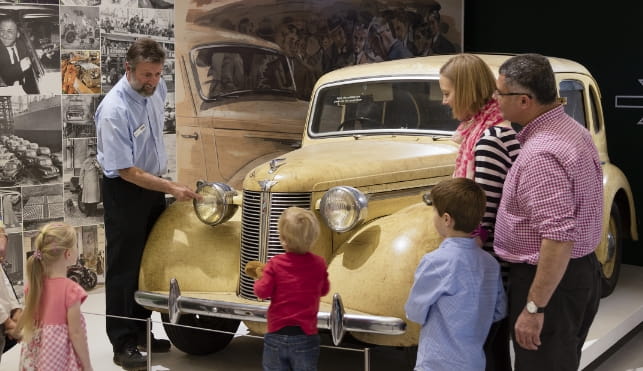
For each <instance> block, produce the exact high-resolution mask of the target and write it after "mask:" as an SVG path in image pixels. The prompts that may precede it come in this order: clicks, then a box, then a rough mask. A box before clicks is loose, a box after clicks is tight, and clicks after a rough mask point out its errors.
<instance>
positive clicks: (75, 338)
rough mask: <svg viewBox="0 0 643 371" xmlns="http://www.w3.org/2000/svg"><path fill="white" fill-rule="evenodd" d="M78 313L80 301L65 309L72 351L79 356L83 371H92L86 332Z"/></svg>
mask: <svg viewBox="0 0 643 371" xmlns="http://www.w3.org/2000/svg"><path fill="white" fill-rule="evenodd" d="M81 316H82V314H81V313H80V302H78V303H75V304H74V305H72V306H71V307H69V309H68V310H67V327H68V328H69V338H70V339H71V344H72V345H73V346H74V351H75V352H76V354H77V355H78V358H80V362H81V364H82V366H83V371H93V368H92V364H91V361H90V359H89V347H88V346H87V334H86V333H85V329H84V328H83V324H82V321H81Z"/></svg>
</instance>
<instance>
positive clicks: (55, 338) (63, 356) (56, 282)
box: [17, 223, 92, 371]
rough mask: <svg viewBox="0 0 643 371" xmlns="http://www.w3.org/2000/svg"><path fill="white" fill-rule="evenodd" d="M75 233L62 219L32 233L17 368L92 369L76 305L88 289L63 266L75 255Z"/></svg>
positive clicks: (82, 321)
mask: <svg viewBox="0 0 643 371" xmlns="http://www.w3.org/2000/svg"><path fill="white" fill-rule="evenodd" d="M76 238H77V237H76V229H74V228H73V227H72V226H70V225H68V224H65V223H50V224H47V225H45V226H44V227H43V228H42V230H41V231H40V233H39V234H38V236H37V237H36V240H35V244H34V246H35V250H34V251H33V254H32V255H31V256H30V257H29V258H28V260H27V277H28V286H27V288H26V290H25V291H26V300H25V307H24V311H23V313H22V317H20V320H19V321H18V326H17V329H18V331H20V332H21V334H22V338H23V344H22V352H21V354H20V370H21V371H22V370H25V371H26V370H66V371H72V370H73V371H76V370H78V371H81V370H82V371H91V370H92V365H91V362H90V359H89V348H88V346H87V333H86V326H85V319H84V317H83V315H82V313H81V311H80V304H81V303H82V302H84V301H85V299H86V298H87V293H86V292H85V290H83V288H82V287H80V285H78V284H77V283H76V282H74V281H72V280H70V279H69V278H67V267H68V266H70V265H73V264H75V263H76V260H77V259H78V249H77V246H76Z"/></svg>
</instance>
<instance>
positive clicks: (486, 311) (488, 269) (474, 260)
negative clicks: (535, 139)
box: [405, 178, 507, 371]
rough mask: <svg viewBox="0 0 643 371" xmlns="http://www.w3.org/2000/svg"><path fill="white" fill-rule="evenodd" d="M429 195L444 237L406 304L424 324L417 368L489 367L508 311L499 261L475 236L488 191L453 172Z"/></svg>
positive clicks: (411, 314) (427, 260) (435, 221)
mask: <svg viewBox="0 0 643 371" xmlns="http://www.w3.org/2000/svg"><path fill="white" fill-rule="evenodd" d="M425 201H426V202H427V204H429V205H432V206H433V209H434V216H433V224H434V226H435V229H436V230H437V231H438V233H440V235H441V236H442V237H445V239H444V240H443V241H442V243H441V244H440V246H439V247H438V248H437V249H436V250H434V251H432V252H430V253H428V254H426V255H424V257H423V258H422V260H421V261H420V264H419V265H418V267H417V270H416V272H415V282H414V283H413V287H412V288H411V292H410V293H409V298H408V300H407V302H406V305H405V310H406V316H407V317H408V319H409V320H411V321H413V322H417V323H419V324H420V325H422V328H421V330H420V340H419V344H418V355H417V362H416V365H415V370H422V371H424V370H448V371H453V370H484V369H485V356H484V351H483V348H482V347H483V344H484V342H485V339H486V338H487V334H488V332H489V328H490V327H491V324H492V323H493V322H495V321H498V320H500V319H502V318H504V317H505V316H506V312H507V299H506V297H505V293H504V289H503V287H502V280H501V278H500V266H499V264H498V262H497V261H496V259H495V258H493V257H492V256H491V254H489V253H487V252H485V251H484V250H482V249H481V248H480V247H479V246H478V244H477V243H476V241H475V239H473V238H472V237H471V232H473V230H474V229H475V228H476V227H477V226H478V224H479V223H480V220H481V219H482V215H483V214H484V210H485V202H486V196H485V193H484V191H483V190H482V189H481V188H480V186H478V185H477V184H476V183H475V182H474V181H472V180H470V179H466V178H453V179H449V180H445V181H442V182H440V183H439V184H437V185H436V186H435V187H433V189H431V194H430V196H429V197H426V198H425Z"/></svg>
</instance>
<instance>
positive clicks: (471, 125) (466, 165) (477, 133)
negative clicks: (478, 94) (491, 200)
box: [453, 98, 504, 179]
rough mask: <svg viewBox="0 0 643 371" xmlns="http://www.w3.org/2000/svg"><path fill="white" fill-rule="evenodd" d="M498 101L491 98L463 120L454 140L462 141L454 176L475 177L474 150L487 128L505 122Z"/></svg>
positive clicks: (454, 135)
mask: <svg viewBox="0 0 643 371" xmlns="http://www.w3.org/2000/svg"><path fill="white" fill-rule="evenodd" d="M503 121H504V119H503V118H502V114H501V113H500V107H499V106H498V101H497V100H495V99H493V98H491V100H489V102H487V104H485V106H484V107H482V109H481V110H480V111H479V112H478V113H476V114H475V115H474V116H473V117H472V118H470V119H469V120H467V121H462V122H461V123H460V125H458V128H457V129H456V131H455V133H454V134H453V140H454V141H456V142H457V143H460V150H459V151H458V157H457V158H456V160H455V171H454V172H453V177H454V178H469V179H473V176H474V171H475V168H474V167H475V159H474V151H475V147H476V144H477V143H478V140H480V137H482V133H484V131H485V130H486V129H487V128H490V127H492V126H495V125H498V124H500V123H501V122H503Z"/></svg>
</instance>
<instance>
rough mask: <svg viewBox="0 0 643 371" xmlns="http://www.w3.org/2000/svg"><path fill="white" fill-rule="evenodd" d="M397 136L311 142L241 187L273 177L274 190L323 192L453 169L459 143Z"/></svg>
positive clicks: (263, 167) (268, 165)
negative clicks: (401, 138)
mask: <svg viewBox="0 0 643 371" xmlns="http://www.w3.org/2000/svg"><path fill="white" fill-rule="evenodd" d="M393 139H394V141H393V140H387V139H365V140H352V139H350V140H346V141H342V142H326V143H319V144H310V145H308V146H306V147H303V148H301V149H298V150H295V151H293V152H290V153H287V154H285V155H283V156H280V157H279V158H278V159H275V160H272V161H271V162H269V163H266V164H263V165H260V166H258V167H256V168H255V169H253V170H252V171H251V172H250V173H249V174H248V175H247V176H246V178H245V180H244V183H243V187H244V189H246V190H256V191H260V190H262V188H261V184H265V181H270V182H272V183H270V184H272V187H271V191H272V192H323V191H326V190H328V189H329V188H331V187H334V186H338V185H349V186H353V187H362V188H363V187H371V186H372V187H379V186H385V187H386V188H390V189H395V188H396V187H395V186H394V184H395V183H399V184H400V185H401V184H403V183H406V184H409V185H410V184H411V183H412V182H414V181H420V180H422V179H427V178H433V177H440V176H449V175H451V174H452V173H453V164H454V163H455V157H456V154H457V151H458V147H457V145H456V144H455V143H453V142H451V141H449V140H443V141H435V142H433V141H431V140H430V139H429V141H426V139H425V138H416V139H409V140H408V141H407V140H400V138H393ZM273 183H274V184H273Z"/></svg>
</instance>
